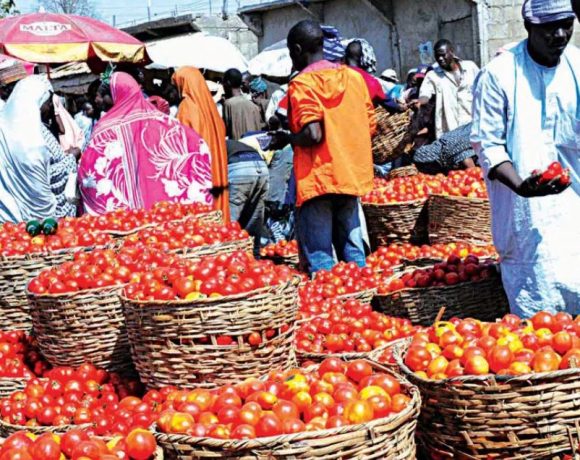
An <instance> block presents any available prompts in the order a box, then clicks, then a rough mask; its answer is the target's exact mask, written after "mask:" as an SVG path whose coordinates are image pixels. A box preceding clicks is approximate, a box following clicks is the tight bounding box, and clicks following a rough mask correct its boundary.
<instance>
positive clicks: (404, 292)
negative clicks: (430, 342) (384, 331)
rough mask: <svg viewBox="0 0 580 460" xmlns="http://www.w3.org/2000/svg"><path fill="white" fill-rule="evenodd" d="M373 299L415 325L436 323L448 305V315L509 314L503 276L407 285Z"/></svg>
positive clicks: (485, 318)
mask: <svg viewBox="0 0 580 460" xmlns="http://www.w3.org/2000/svg"><path fill="white" fill-rule="evenodd" d="M410 270H412V269H410ZM397 276H400V275H397ZM373 302H374V306H375V308H376V309H377V310H379V311H381V312H383V313H385V314H387V315H390V316H398V317H401V318H409V319H410V320H411V322H412V323H413V324H415V325H421V326H430V325H431V324H433V321H434V320H435V318H436V317H437V314H438V313H439V310H440V309H441V307H445V318H451V317H454V316H457V317H459V318H468V317H469V318H475V319H479V320H482V321H495V320H496V319H497V318H501V317H503V316H504V315H505V314H506V313H509V308H508V300H507V297H506V294H505V291H504V289H503V285H502V283H501V277H500V276H499V275H497V276H493V277H491V278H487V279H484V280H481V281H476V282H465V283H459V284H456V285H454V286H434V287H427V288H405V289H401V290H400V291H395V292H391V293H389V294H385V295H375V297H374V299H373Z"/></svg>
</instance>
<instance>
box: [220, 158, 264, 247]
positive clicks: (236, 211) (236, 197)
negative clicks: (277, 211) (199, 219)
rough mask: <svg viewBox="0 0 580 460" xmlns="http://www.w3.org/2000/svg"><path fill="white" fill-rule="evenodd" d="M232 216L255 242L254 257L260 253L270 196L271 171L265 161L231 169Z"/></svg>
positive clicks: (240, 163)
mask: <svg viewBox="0 0 580 460" xmlns="http://www.w3.org/2000/svg"><path fill="white" fill-rule="evenodd" d="M228 179H229V183H230V216H231V219H232V220H236V221H238V222H239V223H240V225H241V227H242V228H244V229H245V230H246V231H247V232H248V233H249V234H250V236H252V237H253V238H254V255H255V256H256V257H257V256H259V253H260V237H261V235H262V226H263V225H264V202H265V201H266V197H267V196H268V186H269V176H268V167H267V166H266V163H265V162H264V161H262V160H260V161H241V162H239V163H234V164H230V165H228Z"/></svg>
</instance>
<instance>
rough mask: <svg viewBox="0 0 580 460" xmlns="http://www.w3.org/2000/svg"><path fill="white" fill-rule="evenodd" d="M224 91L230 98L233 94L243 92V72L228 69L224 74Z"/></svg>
mask: <svg viewBox="0 0 580 460" xmlns="http://www.w3.org/2000/svg"><path fill="white" fill-rule="evenodd" d="M223 85H224V90H225V91H226V94H227V95H228V96H231V95H232V93H233V92H236V91H241V88H242V72H240V71H239V70H238V69H228V70H226V72H225V73H224V79H223Z"/></svg>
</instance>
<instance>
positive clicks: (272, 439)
mask: <svg viewBox="0 0 580 460" xmlns="http://www.w3.org/2000/svg"><path fill="white" fill-rule="evenodd" d="M366 361H367V362H368V363H369V364H371V365H372V366H373V369H378V370H379V371H380V372H383V373H388V374H389V375H392V376H393V377H395V378H396V379H397V381H398V382H399V383H400V385H401V388H404V389H405V390H406V391H405V394H407V395H408V396H409V397H410V398H411V400H410V402H409V404H408V405H407V407H405V409H404V410H402V411H401V412H398V413H393V414H389V415H388V416H387V417H383V418H378V419H374V420H371V421H370V422H367V423H358V424H355V425H346V426H343V427H339V428H329V429H324V430H316V431H301V432H299V433H292V434H283V435H279V436H269V437H263V438H255V439H243V440H236V439H219V438H210V437H202V438H200V437H195V436H189V435H187V434H179V433H175V434H173V433H162V432H160V431H158V430H157V424H154V425H153V427H152V428H153V434H154V435H155V438H156V439H157V440H158V441H159V440H166V439H167V440H168V441H169V440H170V439H171V438H172V437H178V438H180V439H185V440H187V442H190V443H192V444H196V445H202V446H203V445H208V446H210V447H212V448H214V449H220V448H222V449H231V450H237V449H240V450H241V449H246V450H247V449H256V448H268V446H269V445H270V446H271V445H272V444H275V445H278V444H283V443H284V444H288V443H294V442H299V441H306V440H310V439H320V438H330V437H332V436H339V435H344V434H348V433H354V432H357V431H364V432H368V431H372V430H373V429H374V428H376V427H378V426H381V425H387V424H389V425H392V424H399V423H405V422H407V421H409V420H411V419H413V418H416V417H417V416H418V414H419V408H420V406H421V393H420V391H419V389H418V388H417V386H415V385H413V384H412V383H411V382H409V381H408V380H407V379H406V378H405V377H404V376H400V375H396V374H394V373H393V371H392V370H390V369H388V368H386V367H384V366H383V365H382V364H380V363H376V362H374V361H371V360H369V359H366ZM316 367H318V365H316V366H314V367H313V368H316ZM310 369H311V368H308V369H307V371H309V370H310ZM312 433H315V434H316V435H315V436H312Z"/></svg>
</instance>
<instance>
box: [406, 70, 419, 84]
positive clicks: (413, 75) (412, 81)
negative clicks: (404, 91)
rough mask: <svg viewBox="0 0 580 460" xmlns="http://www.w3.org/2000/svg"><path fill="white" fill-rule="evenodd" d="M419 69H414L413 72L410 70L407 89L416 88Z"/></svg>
mask: <svg viewBox="0 0 580 460" xmlns="http://www.w3.org/2000/svg"><path fill="white" fill-rule="evenodd" d="M416 75H417V69H413V70H409V73H408V74H407V87H408V88H414V87H415V85H416V84H417V78H416Z"/></svg>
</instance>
